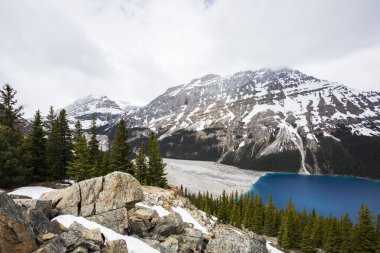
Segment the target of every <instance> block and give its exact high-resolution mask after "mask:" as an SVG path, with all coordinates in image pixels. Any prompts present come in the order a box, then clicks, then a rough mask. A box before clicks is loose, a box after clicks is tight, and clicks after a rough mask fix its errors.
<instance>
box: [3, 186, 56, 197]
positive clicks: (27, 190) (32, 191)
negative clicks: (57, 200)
mask: <svg viewBox="0 0 380 253" xmlns="http://www.w3.org/2000/svg"><path fill="white" fill-rule="evenodd" d="M51 191H54V189H52V188H48V187H42V186H26V187H21V188H17V189H16V190H14V191H12V192H9V193H8V194H12V195H22V196H28V197H31V198H32V199H39V198H40V197H41V195H42V194H44V193H46V192H51Z"/></svg>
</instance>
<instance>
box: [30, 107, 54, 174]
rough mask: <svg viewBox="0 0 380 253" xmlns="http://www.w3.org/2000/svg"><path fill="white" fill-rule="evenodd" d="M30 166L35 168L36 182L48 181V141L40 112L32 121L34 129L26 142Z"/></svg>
mask: <svg viewBox="0 0 380 253" xmlns="http://www.w3.org/2000/svg"><path fill="white" fill-rule="evenodd" d="M26 147H27V151H28V153H29V154H28V155H29V156H30V159H29V165H30V167H32V168H33V179H34V181H41V180H46V179H48V178H49V171H48V170H47V167H46V164H47V163H46V139H45V131H44V129H43V122H42V117H41V113H40V111H37V112H36V114H35V116H34V120H33V121H32V129H31V131H30V133H29V136H28V138H27V140H26Z"/></svg>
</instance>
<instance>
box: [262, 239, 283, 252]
mask: <svg viewBox="0 0 380 253" xmlns="http://www.w3.org/2000/svg"><path fill="white" fill-rule="evenodd" d="M266 246H267V249H268V251H269V252H270V253H284V252H283V251H281V250H279V249H277V248H276V247H274V246H273V245H272V244H271V242H270V241H268V240H267V242H266Z"/></svg>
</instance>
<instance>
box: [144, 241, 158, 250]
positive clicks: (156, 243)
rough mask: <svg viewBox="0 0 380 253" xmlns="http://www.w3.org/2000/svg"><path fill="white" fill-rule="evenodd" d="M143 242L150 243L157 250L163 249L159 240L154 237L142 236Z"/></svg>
mask: <svg viewBox="0 0 380 253" xmlns="http://www.w3.org/2000/svg"><path fill="white" fill-rule="evenodd" d="M141 240H142V241H143V242H145V243H146V244H148V245H149V246H150V247H152V248H153V249H156V250H161V248H160V242H159V241H158V240H155V239H152V238H142V239H141Z"/></svg>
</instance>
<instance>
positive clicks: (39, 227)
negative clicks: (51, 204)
mask: <svg viewBox="0 0 380 253" xmlns="http://www.w3.org/2000/svg"><path fill="white" fill-rule="evenodd" d="M25 216H26V223H27V224H28V225H29V226H30V227H32V229H33V231H34V234H35V235H36V236H40V237H42V236H43V235H45V234H48V233H51V234H60V233H61V232H63V228H62V226H61V225H60V224H59V223H58V222H57V221H50V220H49V219H48V218H46V216H45V214H44V213H43V211H42V210H41V209H28V210H27V211H26V215H25Z"/></svg>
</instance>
